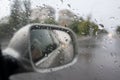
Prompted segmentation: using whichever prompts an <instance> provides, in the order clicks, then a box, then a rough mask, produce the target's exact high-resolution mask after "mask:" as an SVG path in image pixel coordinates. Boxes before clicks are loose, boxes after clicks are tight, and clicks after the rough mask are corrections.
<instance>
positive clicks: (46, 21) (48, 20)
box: [44, 18, 58, 24]
mask: <svg viewBox="0 0 120 80" xmlns="http://www.w3.org/2000/svg"><path fill="white" fill-rule="evenodd" d="M44 23H46V24H58V23H57V22H56V21H55V19H54V18H48V19H46V20H45V21H44Z"/></svg>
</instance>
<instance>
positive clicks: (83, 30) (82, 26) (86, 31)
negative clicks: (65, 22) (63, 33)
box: [70, 17, 98, 36]
mask: <svg viewBox="0 0 120 80" xmlns="http://www.w3.org/2000/svg"><path fill="white" fill-rule="evenodd" d="M70 28H71V29H72V30H73V31H74V32H75V33H76V34H77V35H80V36H81V35H85V36H86V35H90V34H91V35H96V34H97V31H98V25H97V24H95V23H94V22H91V21H90V17H88V18H87V20H84V19H83V18H80V19H79V20H76V21H73V23H72V24H71V25H70Z"/></svg>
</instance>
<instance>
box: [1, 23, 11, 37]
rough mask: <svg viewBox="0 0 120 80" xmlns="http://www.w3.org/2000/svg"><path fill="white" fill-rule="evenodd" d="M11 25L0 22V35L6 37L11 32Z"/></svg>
mask: <svg viewBox="0 0 120 80" xmlns="http://www.w3.org/2000/svg"><path fill="white" fill-rule="evenodd" d="M11 31H12V30H11V27H10V26H9V24H8V23H1V24H0V37H2V38H6V37H8V36H10V35H11V34H12V32H11Z"/></svg>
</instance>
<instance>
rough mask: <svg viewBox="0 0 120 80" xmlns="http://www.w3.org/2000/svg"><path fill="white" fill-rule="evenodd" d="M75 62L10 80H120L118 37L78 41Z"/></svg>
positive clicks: (119, 40)
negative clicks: (61, 67)
mask: <svg viewBox="0 0 120 80" xmlns="http://www.w3.org/2000/svg"><path fill="white" fill-rule="evenodd" d="M78 42H79V55H78V60H77V62H76V63H75V64H74V65H72V66H70V67H68V68H65V69H62V70H59V71H55V72H49V73H35V72H31V73H22V74H17V75H13V76H11V80H120V37H119V36H118V35H109V34H108V35H100V36H98V37H92V38H88V39H85V40H80V39H79V41H78Z"/></svg>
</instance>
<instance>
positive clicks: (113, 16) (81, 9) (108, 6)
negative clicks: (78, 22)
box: [0, 0, 120, 30]
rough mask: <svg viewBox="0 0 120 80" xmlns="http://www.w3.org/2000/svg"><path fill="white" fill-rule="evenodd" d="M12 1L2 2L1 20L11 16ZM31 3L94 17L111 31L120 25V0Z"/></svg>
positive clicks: (54, 0)
mask: <svg viewBox="0 0 120 80" xmlns="http://www.w3.org/2000/svg"><path fill="white" fill-rule="evenodd" d="M10 1H11V0H0V4H1V5H0V12H1V13H0V18H2V17H3V16H6V15H9V13H10V12H9V8H10ZM62 1H63V2H62ZM31 2H32V8H35V7H36V6H39V5H43V4H46V5H50V6H52V7H54V8H55V9H56V11H57V12H58V11H59V10H61V9H65V8H67V9H70V10H72V11H73V12H74V13H75V14H77V15H79V16H83V17H86V16H87V15H92V19H93V21H96V20H97V21H96V23H97V24H100V23H101V24H104V25H105V27H106V28H107V29H109V30H111V29H114V27H115V26H116V25H120V0H31ZM68 4H70V6H71V7H69V6H68Z"/></svg>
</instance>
